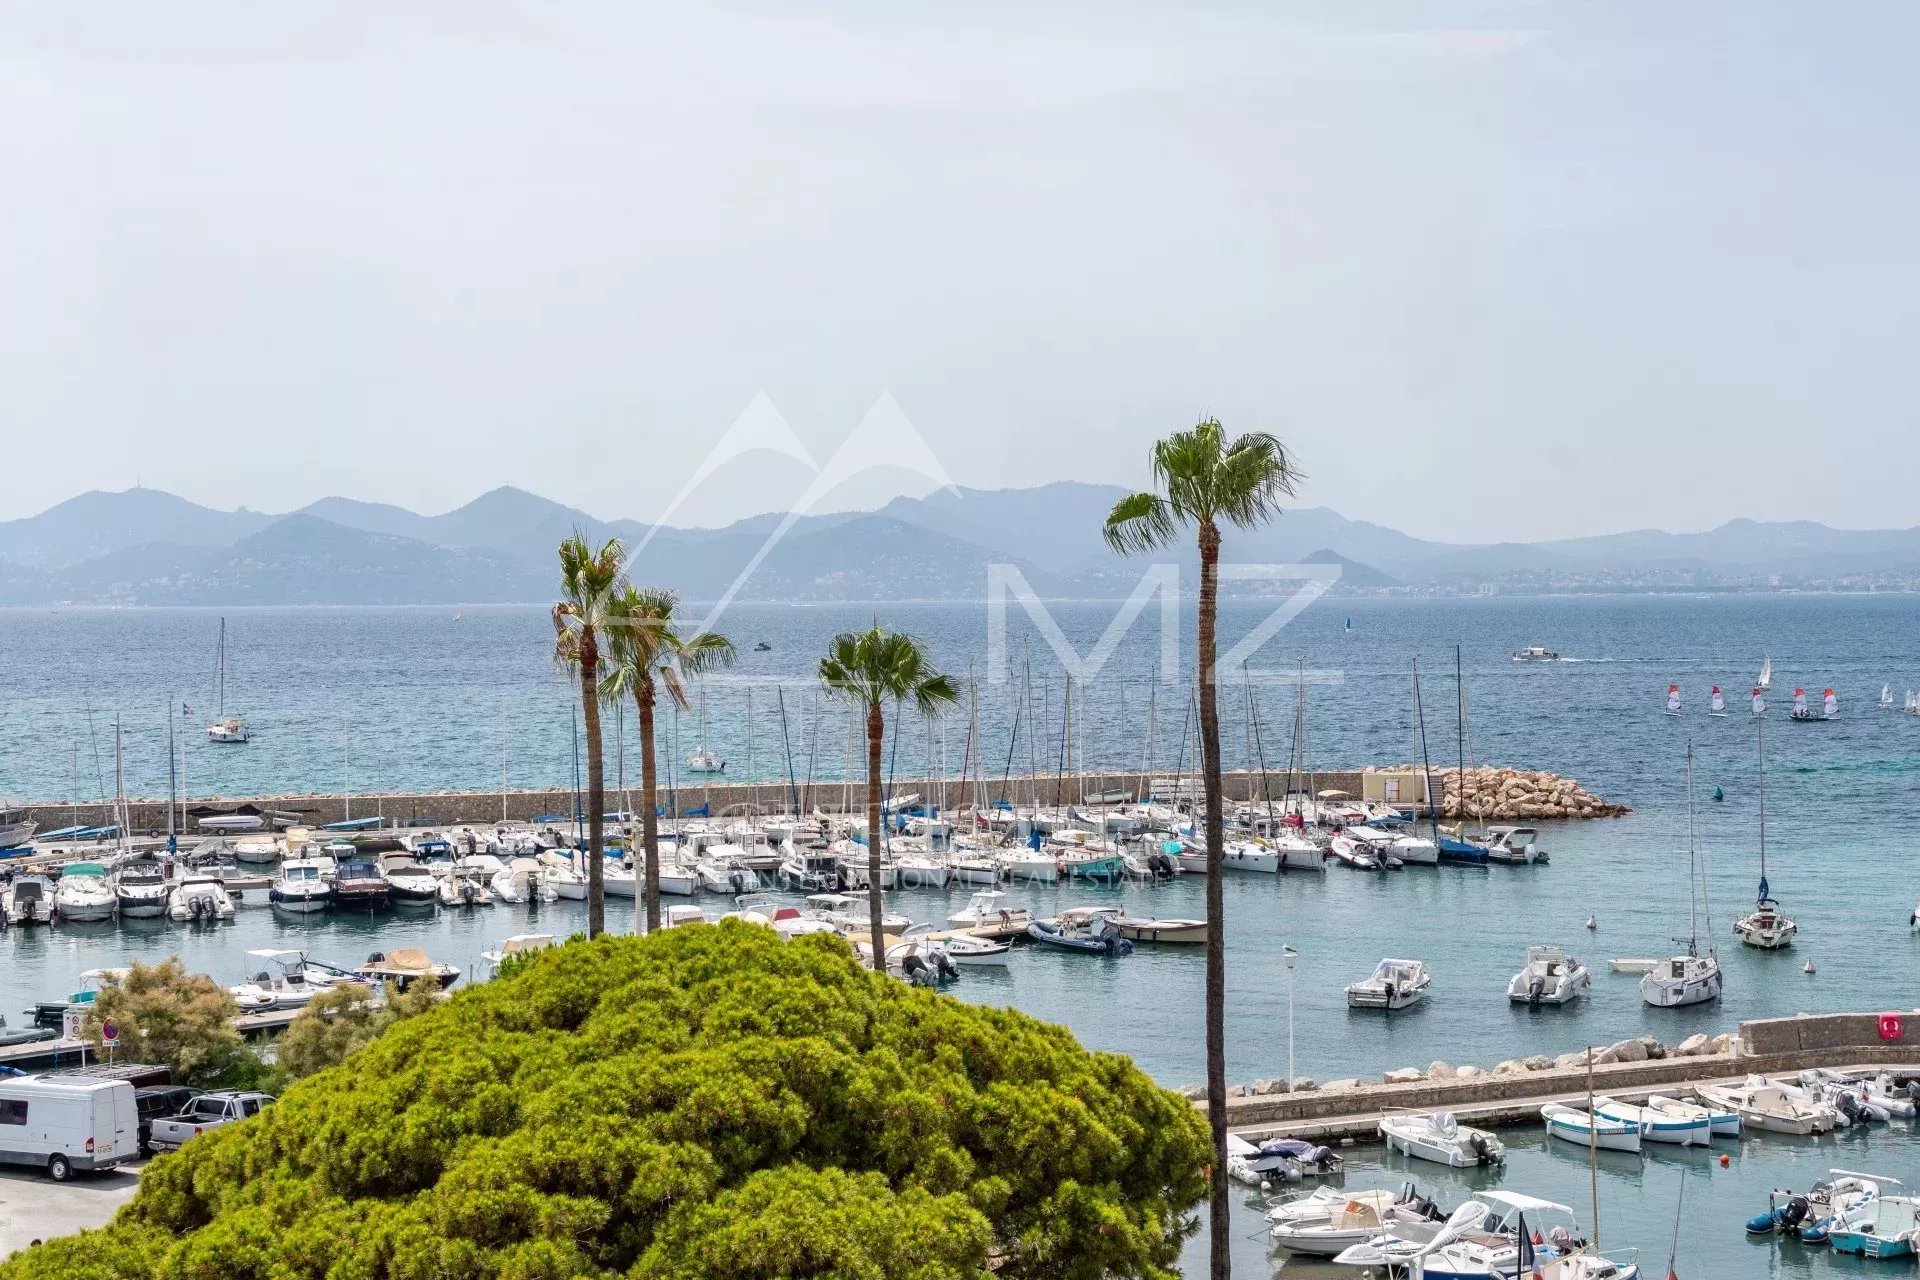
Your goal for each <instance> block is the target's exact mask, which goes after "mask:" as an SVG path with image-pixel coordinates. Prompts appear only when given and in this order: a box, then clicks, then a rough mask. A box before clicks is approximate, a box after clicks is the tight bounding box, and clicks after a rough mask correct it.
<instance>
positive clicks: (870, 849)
mask: <svg viewBox="0 0 1920 1280" xmlns="http://www.w3.org/2000/svg"><path fill="white" fill-rule="evenodd" d="M886 735H887V722H886V719H885V717H883V716H882V715H881V712H880V704H879V703H878V702H869V703H868V704H867V924H868V929H869V933H868V941H870V942H871V943H872V944H873V968H874V972H876V973H885V972H886V970H887V935H886V934H885V933H884V932H883V931H882V930H881V928H880V921H881V911H880V744H881V743H882V742H883V741H884V740H885V738H886Z"/></svg>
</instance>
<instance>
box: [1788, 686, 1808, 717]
mask: <svg viewBox="0 0 1920 1280" xmlns="http://www.w3.org/2000/svg"><path fill="white" fill-rule="evenodd" d="M1787 718H1788V719H1790V720H1797V721H1801V722H1805V721H1808V720H1811V719H1813V712H1811V711H1809V710H1807V691H1806V690H1805V689H1795V690H1794V691H1793V711H1792V712H1791V713H1790V714H1789V715H1788V717H1787Z"/></svg>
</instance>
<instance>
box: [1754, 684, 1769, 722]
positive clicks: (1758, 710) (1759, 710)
mask: <svg viewBox="0 0 1920 1280" xmlns="http://www.w3.org/2000/svg"><path fill="white" fill-rule="evenodd" d="M1753 714H1755V715H1757V716H1763V715H1765V714H1767V699H1766V695H1765V694H1764V693H1762V692H1761V690H1759V689H1758V688H1756V689H1755V690H1754V691H1753Z"/></svg>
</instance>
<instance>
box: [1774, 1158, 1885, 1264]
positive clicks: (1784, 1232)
mask: <svg viewBox="0 0 1920 1280" xmlns="http://www.w3.org/2000/svg"><path fill="white" fill-rule="evenodd" d="M1882 1183H1885V1184H1886V1185H1888V1186H1892V1187H1897V1186H1899V1185H1900V1180H1899V1179H1898V1178H1888V1177H1884V1176H1882V1175H1880V1174H1876V1173H1854V1172H1852V1171H1850V1170H1847V1169H1830V1170H1828V1171H1827V1176H1826V1177H1824V1178H1822V1179H1821V1180H1820V1181H1818V1182H1816V1183H1814V1184H1813V1186H1811V1187H1809V1188H1808V1189H1807V1190H1806V1191H1805V1192H1799V1191H1789V1190H1785V1189H1783V1188H1779V1187H1776V1188H1774V1189H1773V1190H1772V1191H1770V1192H1768V1193H1767V1209H1766V1212H1765V1213H1762V1214H1759V1215H1758V1216H1756V1217H1752V1218H1749V1219H1747V1234H1748V1235H1750V1236H1774V1235H1779V1236H1790V1237H1794V1238H1796V1239H1799V1240H1801V1241H1803V1242H1805V1243H1807V1244H1814V1245H1821V1244H1827V1243H1829V1241H1830V1238H1831V1235H1832V1232H1833V1231H1834V1229H1835V1228H1836V1227H1838V1226H1839V1225H1840V1224H1841V1223H1843V1222H1845V1221H1847V1220H1848V1219H1851V1218H1854V1217H1856V1216H1858V1215H1860V1214H1862V1213H1863V1212H1864V1211H1865V1210H1867V1209H1869V1208H1870V1207H1871V1206H1872V1204H1873V1203H1874V1202H1875V1201H1876V1200H1878V1199H1879V1198H1880V1186H1881V1184H1882Z"/></svg>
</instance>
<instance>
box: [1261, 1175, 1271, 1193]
mask: <svg viewBox="0 0 1920 1280" xmlns="http://www.w3.org/2000/svg"><path fill="white" fill-rule="evenodd" d="M1260 1190H1262V1191H1271V1190H1273V1184H1272V1183H1271V1182H1268V1181H1267V1180H1266V1179H1265V1178H1262V1179H1260Z"/></svg>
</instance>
